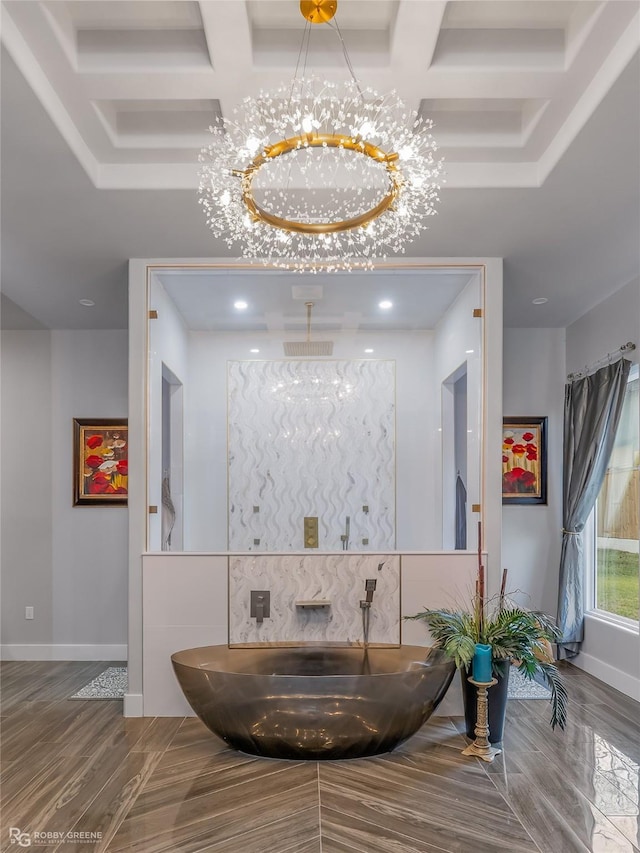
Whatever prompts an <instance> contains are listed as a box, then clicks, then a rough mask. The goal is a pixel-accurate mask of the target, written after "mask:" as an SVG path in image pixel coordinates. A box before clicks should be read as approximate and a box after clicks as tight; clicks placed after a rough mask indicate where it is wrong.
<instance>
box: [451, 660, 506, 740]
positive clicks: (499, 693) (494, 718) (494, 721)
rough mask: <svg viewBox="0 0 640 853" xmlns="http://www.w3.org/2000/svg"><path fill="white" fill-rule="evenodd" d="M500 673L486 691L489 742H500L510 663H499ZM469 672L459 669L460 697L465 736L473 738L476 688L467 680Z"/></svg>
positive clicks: (474, 735)
mask: <svg viewBox="0 0 640 853" xmlns="http://www.w3.org/2000/svg"><path fill="white" fill-rule="evenodd" d="M498 666H499V667H500V669H501V673H500V674H499V675H496V676H495V678H497V679H498V683H497V684H494V685H493V687H490V688H489V690H488V692H487V700H488V701H487V704H488V708H489V743H500V741H501V740H502V732H503V730H504V717H505V714H506V711H507V691H508V689H509V670H510V669H511V667H510V665H509V664H508V663H507V664H499V665H498ZM470 674H471V673H469V672H467V671H466V670H464V669H461V670H460V675H461V677H462V698H463V700H464V719H465V724H466V726H467V732H466V734H467V737H468V738H471V740H475V737H476V733H475V727H476V708H477V705H476V697H477V692H476V688H475V687H474V686H473V684H471V682H470V681H468V678H469V675H470Z"/></svg>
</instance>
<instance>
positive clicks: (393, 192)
mask: <svg viewBox="0 0 640 853" xmlns="http://www.w3.org/2000/svg"><path fill="white" fill-rule="evenodd" d="M305 148H342V149H344V150H347V151H354V152H356V153H358V154H363V155H364V156H366V157H369V158H370V159H372V160H374V161H375V162H376V163H379V164H380V165H382V166H384V169H385V171H386V172H387V175H388V176H389V191H388V192H387V194H386V195H385V196H384V198H382V200H381V201H380V202H379V203H378V204H377V205H376V206H375V207H372V208H371V209H370V210H366V211H364V213H361V214H359V215H358V216H354V217H352V218H351V219H342V220H338V221H337V222H298V221H296V220H291V219H285V218H284V217H280V216H276V215H275V214H273V213H269V212H268V211H266V210H264V209H263V208H261V207H260V205H259V204H258V203H257V202H256V200H255V198H254V196H253V186H252V183H253V179H254V177H255V175H256V174H257V172H258V171H259V169H260V168H261V167H262V166H264V165H265V163H268V162H270V161H272V160H273V159H274V158H276V157H281V156H283V155H285V154H289V153H291V152H292V151H301V150H304V149H305ZM397 159H398V155H397V154H396V153H395V152H393V153H390V154H388V153H386V152H385V151H383V150H382V149H381V148H378V146H377V145H373V144H372V143H370V142H366V141H365V140H363V139H361V138H359V137H352V136H344V135H341V134H326V133H325V134H321V133H319V134H315V133H314V134H305V135H303V136H292V137H289V139H283V140H281V141H280V142H276V143H275V144H274V145H270V146H268V147H267V148H265V150H264V151H263V152H262V153H261V154H258V156H257V157H255V158H254V159H253V160H252V161H251V164H250V165H249V166H248V167H247V168H246V169H245V170H244V171H242V170H238V171H235V172H234V175H236V176H237V177H240V178H242V200H243V202H244V204H245V206H246V208H247V210H248V211H249V214H250V216H251V219H252V221H253V222H264V223H266V224H267V225H271V226H273V227H274V228H280V229H282V230H284V231H293V232H295V233H298V234H335V233H338V232H341V231H349V230H351V229H353V228H360V227H362V226H363V225H367V224H368V223H369V222H372V221H373V220H374V219H377V218H378V217H379V216H380V215H381V214H382V213H384V212H385V211H386V210H388V209H389V208H390V207H391V206H392V205H393V204H394V202H395V201H396V199H397V198H398V195H399V193H400V189H401V187H402V181H401V178H400V172H399V170H398V168H397V167H396V160H397Z"/></svg>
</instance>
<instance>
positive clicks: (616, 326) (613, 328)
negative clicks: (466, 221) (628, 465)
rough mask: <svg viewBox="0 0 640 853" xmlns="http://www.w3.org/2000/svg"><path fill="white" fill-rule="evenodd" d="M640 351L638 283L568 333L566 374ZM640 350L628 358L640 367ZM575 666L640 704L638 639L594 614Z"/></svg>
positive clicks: (581, 321)
mask: <svg viewBox="0 0 640 853" xmlns="http://www.w3.org/2000/svg"><path fill="white" fill-rule="evenodd" d="M627 341H632V342H633V343H635V344H636V346H640V279H635V280H634V281H631V282H629V283H628V284H627V285H626V286H625V287H623V288H621V289H620V290H618V291H617V292H616V293H614V294H613V296H610V297H609V298H608V299H606V300H605V301H604V302H601V303H600V304H599V305H596V307H595V308H593V309H592V310H591V311H589V312H587V313H586V314H585V315H584V316H583V317H581V318H580V319H579V320H576V322H575V323H573V324H572V325H571V326H569V327H568V328H567V371H568V372H572V371H577V370H580V368H581V367H583V366H584V365H586V364H591V363H593V362H594V361H596V360H598V359H599V358H601V357H602V356H604V355H606V354H607V353H608V352H613V351H614V350H616V349H617V348H618V347H619V346H620V345H621V344H624V343H626V342H627ZM638 356H639V351H638V349H636V350H635V351H634V352H632V353H630V354H629V356H628V357H629V358H630V360H631V361H633V362H634V363H637V362H638ZM572 662H573V663H575V664H576V666H579V667H582V668H583V669H585V670H587V672H590V673H591V674H592V675H595V676H596V677H597V678H600V679H602V680H603V681H605V682H607V683H608V684H611V685H612V686H613V687H616V688H617V689H618V690H622V691H624V692H626V693H628V694H629V695H632V696H634V698H636V699H640V635H639V634H638V630H637V627H636V630H635V631H634V630H629V629H626V628H623V627H620V626H617V625H612V624H610V623H608V622H606V621H604V620H602V619H599V618H597V617H595V616H593V615H589V614H587V616H586V617H585V629H584V643H583V644H582V649H581V652H580V654H579V655H578V657H577V658H574V659H573V661H572Z"/></svg>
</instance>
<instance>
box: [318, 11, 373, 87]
mask: <svg viewBox="0 0 640 853" xmlns="http://www.w3.org/2000/svg"><path fill="white" fill-rule="evenodd" d="M334 22H335V26H334ZM327 23H328V25H329V26H330V27H331V29H332V30H335V31H336V33H337V34H338V38H339V39H340V44H341V45H342V53H343V55H344V61H345V62H346V63H347V68H348V69H349V73H350V74H351V79H352V80H353V82H354V83H355V86H356V89H357V90H358V92H360V97H361V99H362V102H363V103H364V95H363V94H362V89H361V87H360V83H359V81H358V78H357V77H356V73H355V71H354V70H353V65H352V64H351V58H350V56H349V53H348V51H347V46H346V44H345V43H344V39H343V38H342V32H341V30H340V24H338V18H337V17H334V18H333V19H332V20H331V21H327Z"/></svg>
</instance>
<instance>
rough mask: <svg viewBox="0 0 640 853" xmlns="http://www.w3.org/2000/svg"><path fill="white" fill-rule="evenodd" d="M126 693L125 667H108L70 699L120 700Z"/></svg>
mask: <svg viewBox="0 0 640 853" xmlns="http://www.w3.org/2000/svg"><path fill="white" fill-rule="evenodd" d="M126 692H127V667H126V666H110V667H108V668H107V669H105V670H104V672H101V673H100V675H98V676H96V678H93V679H92V680H91V681H90V682H89V683H88V684H85V686H84V687H82V688H80V690H78V692H77V693H74V694H73V696H71V697H70V698H71V699H122V697H123V696H124V694H125V693H126Z"/></svg>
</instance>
